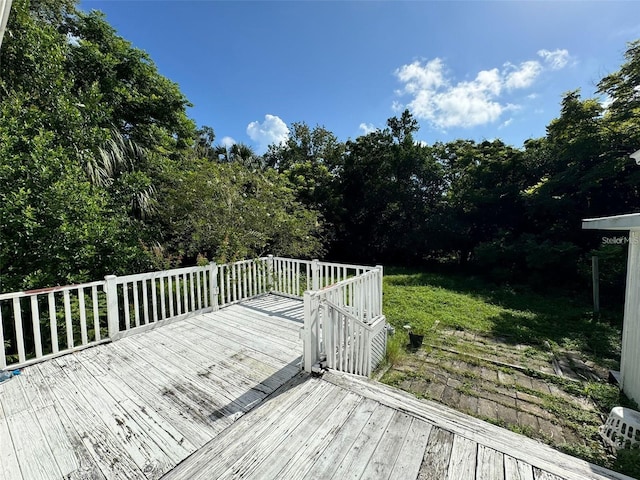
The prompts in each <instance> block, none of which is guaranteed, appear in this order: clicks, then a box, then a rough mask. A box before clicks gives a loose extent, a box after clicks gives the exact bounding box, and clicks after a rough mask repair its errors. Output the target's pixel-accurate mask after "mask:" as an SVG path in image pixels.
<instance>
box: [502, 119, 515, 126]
mask: <svg viewBox="0 0 640 480" xmlns="http://www.w3.org/2000/svg"><path fill="white" fill-rule="evenodd" d="M512 123H513V118H509V119H508V120H505V121H504V122H502V125H500V127H499V128H505V127H508V126H509V125H511V124H512Z"/></svg>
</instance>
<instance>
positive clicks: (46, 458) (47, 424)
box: [0, 296, 302, 480]
mask: <svg viewBox="0 0 640 480" xmlns="http://www.w3.org/2000/svg"><path fill="white" fill-rule="evenodd" d="M301 326H302V302H300V301H297V300H287V299H284V298H282V297H274V296H267V297H262V298H258V299H254V300H251V301H247V302H246V303H243V304H236V305H232V306H229V307H226V308H224V309H221V310H220V311H218V312H215V313H210V314H205V315H200V316H197V317H193V318H190V319H186V320H181V321H179V322H175V323H171V324H168V325H165V326H162V327H159V328H155V329H153V330H148V331H145V332H144V333H141V334H137V335H130V336H127V337H125V338H123V339H121V340H118V341H116V342H113V343H109V344H105V345H100V346H97V347H94V348H90V349H87V350H83V351H81V352H79V353H75V354H70V355H66V356H63V357H60V358H57V359H54V360H49V361H46V362H43V363H39V364H36V365H33V366H30V367H27V368H25V369H24V370H23V372H22V375H20V376H17V377H14V378H13V379H11V380H10V381H8V382H5V383H3V384H0V479H7V480H19V479H25V480H32V479H34V480H35V479H61V478H78V479H87V478H91V479H94V478H95V479H98V478H109V479H111V478H113V479H116V478H122V479H152V478H159V477H161V476H162V475H163V474H164V473H166V472H168V471H170V470H171V469H172V468H173V467H175V466H176V465H177V464H178V463H179V462H181V461H182V460H184V459H185V458H186V457H187V456H189V455H190V454H191V453H193V452H195V451H197V450H198V449H199V448H201V447H202V446H203V445H205V444H206V443H207V442H208V441H210V440H211V439H212V438H215V437H216V436H217V435H219V434H220V433H221V432H223V431H224V430H225V429H226V428H227V427H229V426H230V425H231V424H232V423H233V422H234V421H235V420H237V419H238V418H239V417H241V416H242V415H243V414H244V413H245V412H247V411H249V410H250V409H252V408H254V407H255V406H256V405H258V404H259V403H260V402H261V401H262V400H263V399H264V398H265V397H266V396H267V395H269V394H270V393H271V392H273V391H274V390H275V389H277V388H278V387H280V386H281V385H282V384H283V383H285V382H286V381H287V380H289V379H290V378H291V377H293V376H294V375H296V374H297V373H298V371H299V367H298V364H299V362H300V357H301V353H302V343H301V341H300V339H299V330H300V327H301Z"/></svg>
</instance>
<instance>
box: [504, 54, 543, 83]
mask: <svg viewBox="0 0 640 480" xmlns="http://www.w3.org/2000/svg"><path fill="white" fill-rule="evenodd" d="M507 68H509V69H512V70H511V71H510V72H509V73H507V75H506V77H505V86H506V87H507V88H508V89H510V90H514V89H517V88H527V87H530V86H531V85H532V84H533V82H534V81H535V79H536V78H537V77H538V75H540V73H541V72H542V65H540V63H539V62H537V61H535V60H529V61H528V62H523V63H521V64H520V67H514V66H513V65H511V64H507Z"/></svg>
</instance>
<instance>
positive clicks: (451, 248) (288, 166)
mask: <svg viewBox="0 0 640 480" xmlns="http://www.w3.org/2000/svg"><path fill="white" fill-rule="evenodd" d="M598 94H599V95H600V97H601V98H603V99H606V102H605V103H604V104H603V102H601V101H599V100H597V99H582V98H581V97H580V93H579V92H578V91H574V92H569V93H567V94H566V95H565V96H564V98H563V100H562V102H561V107H560V114H559V117H558V118H557V119H555V120H553V121H552V122H551V123H550V124H549V125H548V127H547V134H546V136H545V137H543V138H538V139H531V140H528V141H526V142H525V144H524V146H523V147H522V148H515V147H512V146H508V145H505V144H504V143H503V142H502V141H500V140H493V141H484V142H480V143H477V142H474V141H470V140H457V141H454V142H447V143H439V142H438V143H435V144H433V145H425V144H423V143H421V142H417V141H416V140H415V137H414V135H415V133H416V131H417V130H418V128H419V125H418V123H417V121H416V120H415V119H414V118H413V117H412V115H411V114H410V112H408V111H405V112H404V113H402V114H401V115H399V116H398V117H393V118H390V119H389V120H388V121H387V127H386V128H385V129H379V130H376V131H373V132H371V133H369V134H367V135H363V136H360V137H358V138H356V139H355V140H348V141H346V142H341V141H339V140H338V139H337V138H336V137H335V135H333V134H332V133H331V131H330V130H328V129H326V128H324V127H322V126H316V127H313V128H311V127H309V126H308V125H307V124H305V123H304V122H300V123H294V124H292V125H291V135H290V138H289V140H288V141H287V142H286V143H285V144H281V145H272V146H270V147H269V149H268V151H267V153H266V154H264V155H261V156H260V155H256V154H255V153H254V152H253V151H252V150H251V148H249V147H247V146H246V145H234V146H232V147H230V148H227V147H224V146H221V145H216V144H215V132H214V131H213V130H212V129H211V128H209V127H200V128H198V127H197V126H196V125H195V123H194V122H193V121H192V120H191V119H189V118H188V116H187V115H186V107H187V106H188V105H189V102H188V100H187V99H186V98H185V96H184V95H183V94H182V93H181V91H180V89H179V88H178V86H177V85H176V84H175V83H173V82H171V81H170V80H168V79H167V78H165V77H163V76H161V75H160V74H159V73H158V71H157V69H156V67H155V65H154V64H153V62H152V60H151V59H150V58H149V57H148V55H147V54H146V53H145V52H143V51H141V50H139V49H136V48H134V47H132V45H131V44H130V43H129V42H127V41H126V40H124V39H122V38H121V37H119V36H118V35H117V34H116V33H115V31H114V29H113V28H112V27H111V26H110V25H109V24H108V23H107V22H106V20H105V19H104V17H103V15H102V14H100V13H98V12H91V13H85V12H82V11H80V10H78V9H77V7H76V4H75V2H74V1H73V0H40V1H31V2H29V1H26V0H14V2H13V8H12V11H11V15H10V17H9V23H8V26H7V34H6V35H5V38H4V41H3V44H2V49H1V52H0V95H1V96H0V114H1V116H0V222H1V224H0V228H1V236H0V282H1V284H0V291H11V290H18V289H25V288H33V287H42V286H47V285H54V284H63V283H74V282H81V281H87V280H93V279H97V278H100V277H101V276H103V275H105V274H108V273H116V274H121V273H132V272H136V271H142V270H148V269H152V268H166V267H169V266H174V265H180V264H193V263H194V262H196V261H206V260H217V261H229V260H233V259H238V258H244V257H253V256H258V255H262V254H265V253H274V254H279V255H290V256H296V257H306V258H309V257H326V258H331V259H335V260H345V261H351V262H363V263H383V264H387V265H388V264H401V265H422V264H431V265H434V264H455V265H458V266H460V267H461V268H464V269H468V270H469V271H473V272H476V273H482V274H484V275H486V276H487V277H488V278H490V279H492V280H495V281H497V282H511V283H527V284H530V285H533V286H536V287H545V286H546V287H563V288H564V287H567V286H583V285H584V284H587V282H588V279H589V267H590V261H589V257H590V256H591V255H592V254H598V255H599V256H600V257H601V259H602V260H601V262H602V263H603V264H604V266H605V268H603V271H604V274H603V279H602V281H603V287H604V289H605V291H606V289H607V288H610V289H611V291H616V292H619V291H621V285H623V282H624V257H625V249H624V245H619V244H615V243H611V242H603V241H602V236H603V235H601V234H597V233H594V232H585V231H582V230H581V223H580V221H581V219H583V218H587V217H596V216H605V215H614V214H621V213H630V212H636V211H640V195H639V191H638V187H639V185H640V167H639V166H637V165H636V164H635V162H634V161H633V160H631V159H630V158H629V154H631V153H633V152H634V151H636V150H638V149H640V42H633V43H630V44H629V45H628V50H627V52H626V57H625V63H624V64H623V65H622V66H621V68H620V70H619V71H617V72H615V73H613V74H611V75H608V76H606V77H605V78H603V79H602V80H601V81H600V82H599V84H598Z"/></svg>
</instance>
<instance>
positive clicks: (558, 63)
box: [538, 48, 569, 70]
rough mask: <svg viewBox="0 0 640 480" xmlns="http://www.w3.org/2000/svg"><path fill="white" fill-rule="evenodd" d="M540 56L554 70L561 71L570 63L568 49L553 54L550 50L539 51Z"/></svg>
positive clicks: (558, 50)
mask: <svg viewBox="0 0 640 480" xmlns="http://www.w3.org/2000/svg"><path fill="white" fill-rule="evenodd" d="M538 55H539V56H540V57H542V58H543V59H544V61H545V63H546V64H547V65H549V67H550V68H551V69H552V70H560V69H561V68H564V67H566V66H567V63H569V51H568V50H566V49H559V48H558V49H556V50H554V51H553V52H550V51H549V50H538Z"/></svg>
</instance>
